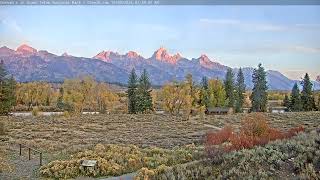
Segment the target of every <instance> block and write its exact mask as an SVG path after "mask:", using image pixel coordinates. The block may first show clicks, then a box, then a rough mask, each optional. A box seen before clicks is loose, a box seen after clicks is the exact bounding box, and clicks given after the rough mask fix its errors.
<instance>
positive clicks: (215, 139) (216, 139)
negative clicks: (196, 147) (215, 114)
mask: <svg viewBox="0 0 320 180" xmlns="http://www.w3.org/2000/svg"><path fill="white" fill-rule="evenodd" d="M232 133H233V129H232V127H231V126H229V125H227V126H225V127H223V128H222V129H221V130H220V131H218V132H211V133H207V136H206V143H207V144H210V145H218V144H222V143H224V142H226V141H228V140H229V138H230V137H231V135H232Z"/></svg>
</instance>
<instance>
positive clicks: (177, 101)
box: [127, 64, 268, 115]
mask: <svg viewBox="0 0 320 180" xmlns="http://www.w3.org/2000/svg"><path fill="white" fill-rule="evenodd" d="M252 79H253V80H252V81H253V84H254V87H253V89H252V93H251V96H250V100H251V103H252V107H251V111H253V112H265V111H267V98H268V93H267V90H268V86H267V80H266V72H265V70H264V68H263V67H262V65H261V64H259V65H258V68H256V69H254V72H253V75H252ZM128 84H129V86H128V91H127V95H128V110H129V113H143V112H146V111H150V110H153V105H152V102H153V100H152V96H151V95H150V92H151V86H150V85H151V83H150V80H149V77H148V74H147V72H146V70H144V71H143V73H142V74H141V77H140V78H139V80H138V78H137V75H136V73H135V70H134V69H133V70H132V72H131V74H130V76H129V80H128ZM245 93H246V85H245V79H244V74H243V72H242V69H241V68H240V69H239V70H238V73H237V77H236V78H235V75H234V73H233V71H232V69H231V68H229V69H228V70H227V73H226V77H225V80H224V81H221V80H219V79H208V78H207V77H203V78H202V81H201V83H200V84H197V83H195V82H194V81H193V79H192V75H191V74H188V75H187V76H186V78H185V81H183V82H176V81H174V82H171V83H167V84H165V85H164V86H163V87H162V88H161V90H160V93H159V97H158V98H159V99H158V100H160V101H161V102H162V107H163V109H164V110H165V111H167V112H169V113H170V114H180V113H182V112H183V113H185V114H188V115H189V114H192V113H204V112H206V111H208V109H210V108H214V107H230V108H234V109H235V112H243V104H244V101H245V98H246V94H245Z"/></svg>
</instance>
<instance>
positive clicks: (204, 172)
mask: <svg viewBox="0 0 320 180" xmlns="http://www.w3.org/2000/svg"><path fill="white" fill-rule="evenodd" d="M220 158H221V160H220V162H219V163H216V162H215V161H212V160H211V159H207V160H203V161H194V162H191V163H186V164H179V165H175V166H172V167H160V166H159V167H158V168H156V169H151V170H150V169H141V170H140V171H139V173H138V174H137V176H136V177H135V179H161V180H162V179H282V178H285V179H286V178H287V179H320V135H319V133H317V132H311V133H308V134H305V133H299V134H298V135H297V136H295V137H293V138H290V139H283V140H276V141H274V142H271V143H269V144H267V145H265V146H256V147H254V148H252V149H242V150H239V151H232V152H230V153H225V154H223V155H222V156H221V157H220Z"/></svg>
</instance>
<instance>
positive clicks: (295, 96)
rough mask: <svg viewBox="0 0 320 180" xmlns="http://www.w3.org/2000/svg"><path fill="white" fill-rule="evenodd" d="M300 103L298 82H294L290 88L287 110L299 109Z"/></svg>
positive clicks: (300, 107)
mask: <svg viewBox="0 0 320 180" xmlns="http://www.w3.org/2000/svg"><path fill="white" fill-rule="evenodd" d="M301 110H302V103H301V97H300V90H299V87H298V84H297V83H295V84H294V85H293V87H292V90H291V97H290V106H289V111H301Z"/></svg>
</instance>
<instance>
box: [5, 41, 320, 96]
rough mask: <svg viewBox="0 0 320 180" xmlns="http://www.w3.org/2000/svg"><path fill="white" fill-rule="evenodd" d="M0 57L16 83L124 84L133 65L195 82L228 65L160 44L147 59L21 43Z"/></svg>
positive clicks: (275, 82)
mask: <svg viewBox="0 0 320 180" xmlns="http://www.w3.org/2000/svg"><path fill="white" fill-rule="evenodd" d="M0 60H2V61H3V62H4V64H5V66H6V69H7V71H8V73H9V74H12V75H13V76H14V77H15V79H16V80H17V81H19V82H29V81H48V82H62V81H63V80H64V79H65V78H76V77H79V76H86V75H89V76H92V77H94V78H95V79H96V80H97V81H103V82H109V83H122V84H126V83H127V79H128V76H129V73H130V71H131V70H132V68H135V70H136V72H137V74H140V73H141V72H142V71H143V69H146V70H147V71H148V73H149V76H150V80H151V82H152V84H153V85H163V84H165V83H167V82H171V81H173V80H176V81H183V80H184V78H185V76H186V75H187V74H188V73H190V74H192V76H193V78H194V80H195V81H197V82H200V80H201V78H202V77H203V76H207V77H208V78H217V79H221V80H222V79H224V77H225V74H226V71H227V69H228V68H229V67H228V66H225V65H222V64H220V63H218V62H217V61H216V60H211V59H209V57H208V56H206V55H204V54H203V55H201V56H200V57H198V58H192V59H191V60H190V59H187V58H184V57H183V56H182V55H180V54H179V53H177V54H174V55H171V54H169V53H168V51H167V50H166V49H165V48H163V47H161V48H159V49H158V50H156V51H155V52H154V53H153V55H152V56H151V57H150V58H144V57H142V56H141V55H139V54H138V53H137V52H134V51H129V52H128V53H126V54H119V53H117V52H113V51H102V52H100V53H98V54H97V55H96V56H94V57H92V58H85V57H75V56H72V55H69V54H67V53H63V54H62V55H55V54H53V53H50V52H48V51H45V50H39V51H38V50H36V49H35V48H32V47H30V46H28V45H26V44H23V45H21V46H19V47H18V48H17V49H16V50H13V49H10V48H8V47H6V46H3V47H1V48H0ZM242 70H243V72H244V75H245V83H246V85H247V88H248V89H249V88H252V85H253V84H252V82H251V81H252V72H253V70H254V68H252V67H244V68H242ZM233 71H234V73H235V74H236V73H237V71H238V69H237V68H234V69H233ZM267 81H268V86H269V89H270V90H290V89H291V88H292V86H293V84H294V83H295V82H297V81H296V80H291V79H289V78H287V77H286V76H284V75H283V74H281V73H280V72H278V71H274V70H268V71H267ZM313 84H314V89H320V82H316V81H314V82H313Z"/></svg>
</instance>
